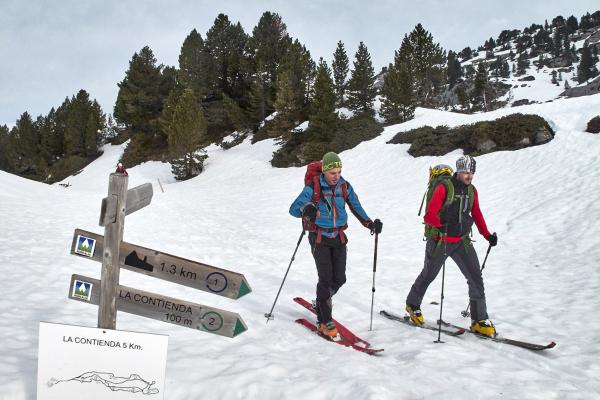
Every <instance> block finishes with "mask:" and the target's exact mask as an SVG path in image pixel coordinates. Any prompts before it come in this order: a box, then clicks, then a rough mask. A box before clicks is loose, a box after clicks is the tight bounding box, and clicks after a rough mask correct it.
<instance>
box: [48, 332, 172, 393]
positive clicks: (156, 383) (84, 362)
mask: <svg viewBox="0 0 600 400" xmlns="http://www.w3.org/2000/svg"><path fill="white" fill-rule="evenodd" d="M39 338H40V339H39V354H38V374H37V398H38V399H40V400H42V399H43V400H63V399H79V398H81V399H86V400H88V399H89V400H107V399H120V400H126V399H130V400H135V399H141V398H151V399H156V400H162V399H165V398H167V397H166V396H165V370H166V365H167V348H168V342H169V337H168V336H167V335H158V334H150V333H139V332H128V331H116V330H111V329H100V328H90V327H83V326H76V325H65V324H55V323H49V322H40V330H39Z"/></svg>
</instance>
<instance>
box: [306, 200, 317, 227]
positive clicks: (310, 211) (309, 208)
mask: <svg viewBox="0 0 600 400" xmlns="http://www.w3.org/2000/svg"><path fill="white" fill-rule="evenodd" d="M302 217H304V218H306V219H308V220H309V221H310V222H315V220H316V219H317V208H316V207H315V205H314V204H313V203H308V204H307V205H305V206H304V208H303V209H302Z"/></svg>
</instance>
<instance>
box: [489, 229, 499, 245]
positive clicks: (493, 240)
mask: <svg viewBox="0 0 600 400" xmlns="http://www.w3.org/2000/svg"><path fill="white" fill-rule="evenodd" d="M487 240H488V242H490V246H492V247H494V246H495V245H497V244H498V235H496V232H494V233H492V234H491V235H490V236H489V237H488V239H487Z"/></svg>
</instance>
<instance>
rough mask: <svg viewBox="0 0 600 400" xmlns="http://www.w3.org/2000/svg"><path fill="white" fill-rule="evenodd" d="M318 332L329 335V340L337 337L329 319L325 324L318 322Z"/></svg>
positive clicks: (337, 334) (333, 325)
mask: <svg viewBox="0 0 600 400" xmlns="http://www.w3.org/2000/svg"><path fill="white" fill-rule="evenodd" d="M319 332H321V334H322V335H323V336H327V337H329V338H330V339H331V340H336V339H338V338H339V333H338V330H337V328H336V327H335V324H334V323H333V321H329V322H327V323H326V324H324V323H322V322H320V323H319Z"/></svg>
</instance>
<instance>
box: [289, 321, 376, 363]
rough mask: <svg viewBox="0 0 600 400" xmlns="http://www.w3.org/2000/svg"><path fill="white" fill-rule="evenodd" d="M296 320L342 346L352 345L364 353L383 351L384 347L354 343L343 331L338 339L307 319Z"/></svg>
mask: <svg viewBox="0 0 600 400" xmlns="http://www.w3.org/2000/svg"><path fill="white" fill-rule="evenodd" d="M296 322H297V323H299V324H300V325H304V326H305V327H306V328H308V329H309V330H311V331H313V332H315V333H316V334H317V335H318V336H320V337H322V338H323V339H325V340H327V341H329V342H333V343H337V344H341V345H342V346H345V347H352V348H353V349H354V350H357V351H360V352H363V353H367V354H369V355H374V354H377V353H380V352H382V351H383V349H372V348H370V347H363V346H360V345H358V344H356V343H353V342H352V341H350V340H348V339H346V338H345V337H344V336H343V335H342V334H341V333H340V334H339V335H338V336H339V338H338V339H333V338H331V337H329V336H326V335H323V334H322V333H321V332H319V330H318V329H317V326H316V325H315V324H314V323H312V322H310V321H309V320H307V319H304V318H300V319H297V320H296ZM338 332H339V328H338Z"/></svg>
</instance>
